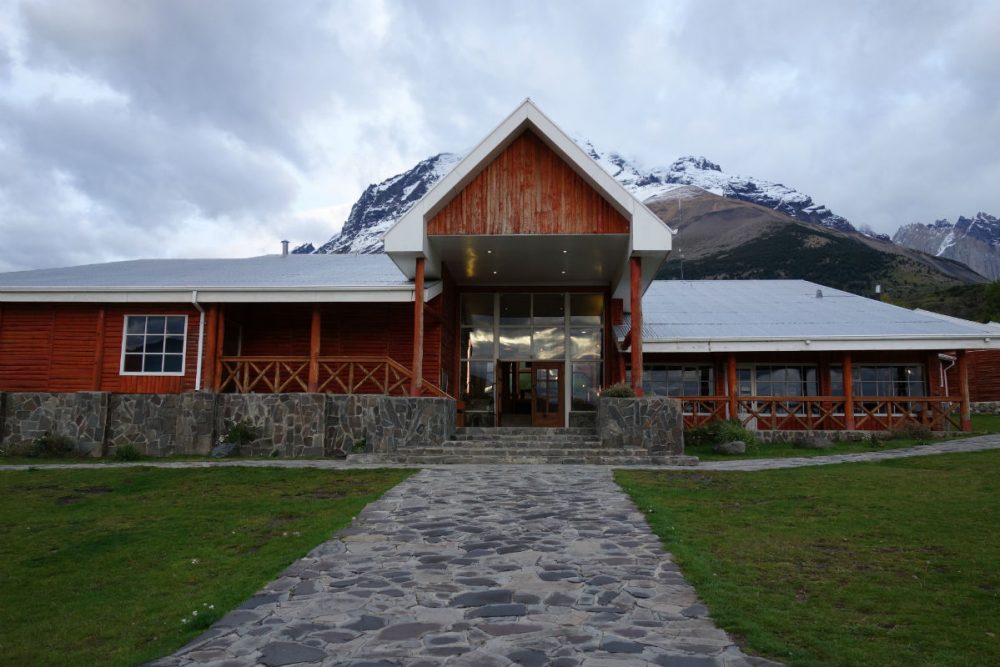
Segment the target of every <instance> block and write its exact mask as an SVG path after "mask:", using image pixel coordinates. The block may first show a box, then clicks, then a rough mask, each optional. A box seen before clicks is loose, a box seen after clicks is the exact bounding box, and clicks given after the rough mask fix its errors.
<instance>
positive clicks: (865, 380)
mask: <svg viewBox="0 0 1000 667" xmlns="http://www.w3.org/2000/svg"><path fill="white" fill-rule="evenodd" d="M851 368H852V375H853V382H852V385H853V387H852V393H853V395H854V396H924V395H926V385H925V384H924V367H923V366H922V365H920V364H905V365H862V364H854V365H853V366H852V367H851ZM830 391H831V393H832V394H833V395H834V396H842V395H843V394H844V368H843V366H839V365H838V366H831V367H830Z"/></svg>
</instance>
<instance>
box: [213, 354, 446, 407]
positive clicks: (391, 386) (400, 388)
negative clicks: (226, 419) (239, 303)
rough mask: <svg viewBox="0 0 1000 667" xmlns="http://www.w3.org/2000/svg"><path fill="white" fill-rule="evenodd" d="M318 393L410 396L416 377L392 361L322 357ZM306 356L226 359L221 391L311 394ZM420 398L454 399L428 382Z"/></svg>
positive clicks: (317, 385)
mask: <svg viewBox="0 0 1000 667" xmlns="http://www.w3.org/2000/svg"><path fill="white" fill-rule="evenodd" d="M317 362H318V364H317V365H318V370H319V374H318V377H317V382H316V391H318V392H320V393H330V394H385V395H388V396H408V395H409V393H410V384H411V382H412V381H413V374H412V373H411V372H410V369H408V368H407V367H406V366H403V365H402V364H401V363H399V362H398V361H396V360H395V359H390V358H389V357H319V358H318V359H317ZM309 363H310V359H309V357H307V356H296V357H223V358H222V375H221V377H220V378H219V391H230V392H236V393H240V394H280V393H285V392H305V391H309ZM421 395H423V396H438V397H442V398H451V397H450V396H449V395H448V394H447V393H445V392H444V391H442V390H441V389H439V388H438V387H436V386H435V385H433V384H432V383H430V382H427V381H426V380H425V381H424V382H423V383H422V385H421Z"/></svg>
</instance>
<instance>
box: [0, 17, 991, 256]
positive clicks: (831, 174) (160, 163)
mask: <svg viewBox="0 0 1000 667" xmlns="http://www.w3.org/2000/svg"><path fill="white" fill-rule="evenodd" d="M525 97H531V98H532V99H534V100H535V101H536V103H538V105H539V106H540V107H541V108H542V110H543V111H545V113H546V114H547V115H548V116H550V117H551V118H552V119H553V120H554V121H555V122H556V123H557V124H559V125H560V126H561V127H562V128H563V129H565V130H567V131H568V132H570V133H575V134H579V135H582V136H584V137H587V138H589V139H590V140H591V141H593V142H594V144H595V145H597V146H598V147H599V148H601V149H602V150H615V151H618V152H620V153H622V154H623V155H626V156H628V157H631V158H633V159H635V160H637V161H638V162H639V163H640V164H643V165H645V166H656V165H669V164H670V163H671V162H673V160H674V159H676V158H677V157H678V156H681V155H686V154H696V155H704V156H706V157H708V158H709V159H711V160H713V161H715V162H717V163H719V164H721V165H722V167H723V169H724V170H726V171H727V172H729V173H732V174H740V175H745V176H755V177H758V178H763V179H767V180H772V181H778V182H781V183H784V184H785V185H788V186H791V187H794V188H797V189H799V190H801V191H803V192H806V193H808V194H809V195H811V196H812V197H813V199H814V200H815V201H817V202H820V203H824V204H826V205H827V206H829V207H830V208H831V209H832V210H834V211H835V212H837V213H839V214H841V215H843V216H845V217H847V218H848V219H849V220H851V221H852V222H853V223H855V224H856V225H862V224H868V225H870V226H871V227H873V228H874V229H875V230H876V231H882V232H888V233H891V232H892V231H894V230H895V228H896V227H897V226H898V225H899V224H902V223H906V222H914V221H923V222H927V221H932V220H934V219H936V218H942V217H947V218H951V219H954V218H955V217H956V216H958V215H960V214H965V215H970V214H974V213H975V212H976V211H978V210H985V211H987V212H990V213H992V214H994V215H1000V2H997V1H992V2H991V1H982V2H976V1H962V0H941V1H940V2H920V1H919V0H909V1H906V2H889V1H885V0H882V1H879V2H843V1H838V2H801V1H798V0H795V1H789V2H768V1H766V0H756V1H755V2H752V3H751V2H737V1H735V0H733V1H731V2H712V1H707V0H692V1H691V2H681V1H678V2H668V1H667V0H654V1H652V2H648V3H646V2H639V1H637V0H628V2H620V1H616V2H581V1H580V0H571V1H566V2H556V1H549V2H545V1H540V0H532V1H530V2H512V1H511V0H504V1H503V2H500V1H498V0H490V1H486V2H473V1H469V0H461V1H457V0H449V1H448V2H430V1H428V0H413V1H409V2H398V3H397V2H378V1H376V0H362V1H361V2H356V3H355V2H320V1H307V0H295V1H294V2H293V1H288V2H284V1H277V0H274V1H270V2H251V1H248V0H233V1H222V0H162V1H161V0H157V1H141V0H93V1H90V0H73V1H72V2H66V1H62V0H59V1H52V2H35V1H27V2H19V1H17V0H0V271H2V270H18V269H23V268H40V267H47V266H60V265H68V264H80V263H89V262H99V261H109V260H116V259H133V258H139V257H213V256H247V255H255V254H262V253H267V252H277V251H278V250H279V244H278V242H279V240H280V239H282V238H289V239H291V240H292V241H293V242H299V241H314V242H323V241H325V240H326V239H328V238H329V237H330V236H331V235H332V234H333V233H334V232H336V231H337V230H338V229H339V227H340V225H341V224H342V223H343V221H344V219H345V218H346V216H347V213H348V211H349V209H350V206H351V204H353V203H354V201H355V200H356V199H357V197H358V195H360V194H361V192H362V191H363V190H364V188H365V187H366V186H367V185H368V184H369V183H372V182H375V181H380V180H383V179H385V178H387V177H389V176H392V175H394V174H396V173H399V172H401V171H404V170H406V169H409V168H410V167H411V166H413V165H414V164H415V163H416V162H417V161H419V160H421V159H423V158H425V157H428V156H429V155H432V154H435V153H439V152H444V151H452V152H460V151H464V150H467V149H468V148H469V147H471V146H473V145H474V144H475V143H477V142H478V141H479V140H480V139H482V138H483V137H484V136H485V135H486V134H487V133H488V132H489V131H490V130H491V129H493V127H495V126H496V124H497V123H499V121H500V120H502V119H503V117H504V116H506V115H507V114H508V113H509V112H510V111H512V110H513V109H514V108H515V107H516V106H517V104H518V103H520V101H521V100H523V99H524V98H525Z"/></svg>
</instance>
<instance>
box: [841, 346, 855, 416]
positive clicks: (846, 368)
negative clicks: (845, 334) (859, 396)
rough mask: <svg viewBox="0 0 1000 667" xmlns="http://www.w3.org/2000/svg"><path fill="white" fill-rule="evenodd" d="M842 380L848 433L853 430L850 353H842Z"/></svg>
mask: <svg viewBox="0 0 1000 667" xmlns="http://www.w3.org/2000/svg"><path fill="white" fill-rule="evenodd" d="M842 363H843V373H841V375H842V376H843V380H844V425H845V426H846V427H847V430H848V431H853V430H854V368H853V367H852V366H851V353H850V352H844V357H843V361H842Z"/></svg>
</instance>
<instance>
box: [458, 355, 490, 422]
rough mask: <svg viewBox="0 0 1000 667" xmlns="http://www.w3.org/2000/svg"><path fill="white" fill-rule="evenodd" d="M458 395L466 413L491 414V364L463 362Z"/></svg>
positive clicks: (487, 362) (488, 362) (486, 362)
mask: <svg viewBox="0 0 1000 667" xmlns="http://www.w3.org/2000/svg"><path fill="white" fill-rule="evenodd" d="M459 393H460V396H461V397H462V400H464V401H465V410H466V412H477V411H478V412H493V362H491V361H470V362H463V363H462V386H461V388H460V392H459Z"/></svg>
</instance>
